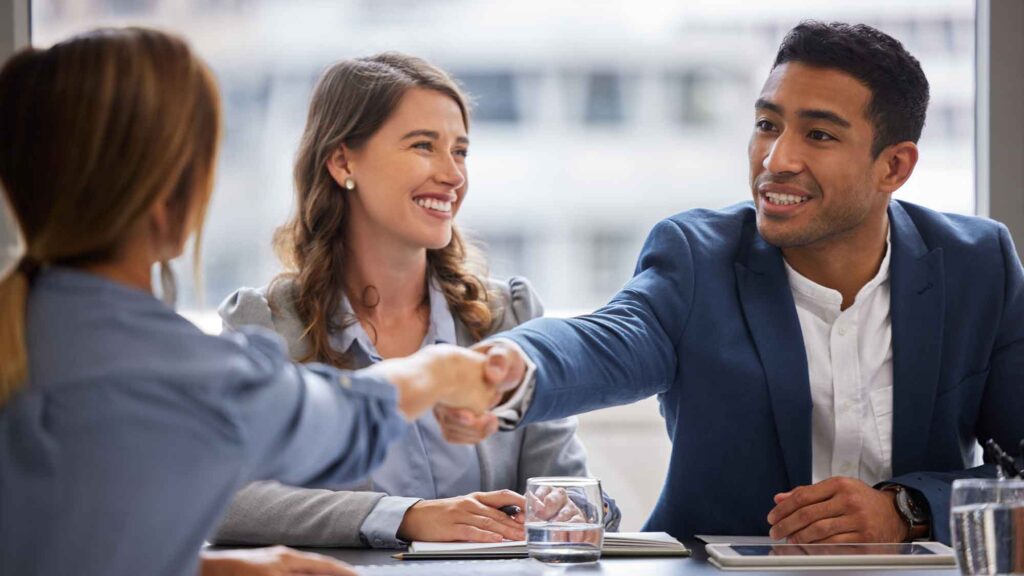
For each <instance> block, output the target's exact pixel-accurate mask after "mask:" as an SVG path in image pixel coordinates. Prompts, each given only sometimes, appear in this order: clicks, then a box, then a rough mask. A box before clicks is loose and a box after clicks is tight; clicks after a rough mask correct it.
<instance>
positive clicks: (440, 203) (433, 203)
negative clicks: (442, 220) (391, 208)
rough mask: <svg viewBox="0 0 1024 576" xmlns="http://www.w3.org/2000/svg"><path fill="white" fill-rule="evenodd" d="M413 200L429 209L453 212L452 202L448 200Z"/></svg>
mask: <svg viewBox="0 0 1024 576" xmlns="http://www.w3.org/2000/svg"><path fill="white" fill-rule="evenodd" d="M413 202H415V203H417V204H419V205H420V206H423V207H424V208H427V209H428V210H437V211H438V212H451V211H452V203H451V202H450V201H448V200H435V199H433V198H416V199H415V200H413Z"/></svg>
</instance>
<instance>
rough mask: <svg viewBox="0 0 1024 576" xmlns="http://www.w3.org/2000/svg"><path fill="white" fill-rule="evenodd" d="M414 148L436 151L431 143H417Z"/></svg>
mask: <svg viewBox="0 0 1024 576" xmlns="http://www.w3.org/2000/svg"><path fill="white" fill-rule="evenodd" d="M412 147H413V148H416V149H418V150H427V151H430V150H433V149H434V144H433V143H431V142H417V143H415V144H413V145H412Z"/></svg>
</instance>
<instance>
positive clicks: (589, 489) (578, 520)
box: [524, 477, 604, 564]
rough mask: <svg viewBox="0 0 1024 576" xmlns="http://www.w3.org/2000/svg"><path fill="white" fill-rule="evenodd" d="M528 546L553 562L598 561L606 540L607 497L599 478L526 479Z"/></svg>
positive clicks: (537, 556) (533, 554)
mask: <svg viewBox="0 0 1024 576" xmlns="http://www.w3.org/2000/svg"><path fill="white" fill-rule="evenodd" d="M524 496H525V497H526V549H527V551H528V552H529V554H530V557H531V558H535V559H537V560H540V561H541V562H547V563H550V564H579V563H586V562H597V560H598V559H600V558H601V545H602V544H603V543H604V500H603V499H602V498H601V482H599V481H598V480H597V479H595V478H571V477H545V478H530V479H529V480H527V481H526V494H525V495H524Z"/></svg>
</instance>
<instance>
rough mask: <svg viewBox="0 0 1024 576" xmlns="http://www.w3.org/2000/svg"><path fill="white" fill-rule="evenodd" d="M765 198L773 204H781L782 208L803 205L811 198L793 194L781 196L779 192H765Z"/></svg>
mask: <svg viewBox="0 0 1024 576" xmlns="http://www.w3.org/2000/svg"><path fill="white" fill-rule="evenodd" d="M764 196H765V198H767V199H768V201H769V202H771V203H772V204H779V205H780V206H788V205H790V204H802V203H804V202H806V201H808V200H810V198H808V197H807V196H794V195H792V194H779V193H778V192H765V193H764Z"/></svg>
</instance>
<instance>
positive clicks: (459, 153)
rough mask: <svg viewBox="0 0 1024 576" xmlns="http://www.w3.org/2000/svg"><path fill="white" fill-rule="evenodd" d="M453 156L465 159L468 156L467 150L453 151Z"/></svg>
mask: <svg viewBox="0 0 1024 576" xmlns="http://www.w3.org/2000/svg"><path fill="white" fill-rule="evenodd" d="M455 155H456V156H462V157H463V158H465V157H467V156H469V150H467V149H465V148H460V149H458V150H456V151H455Z"/></svg>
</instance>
